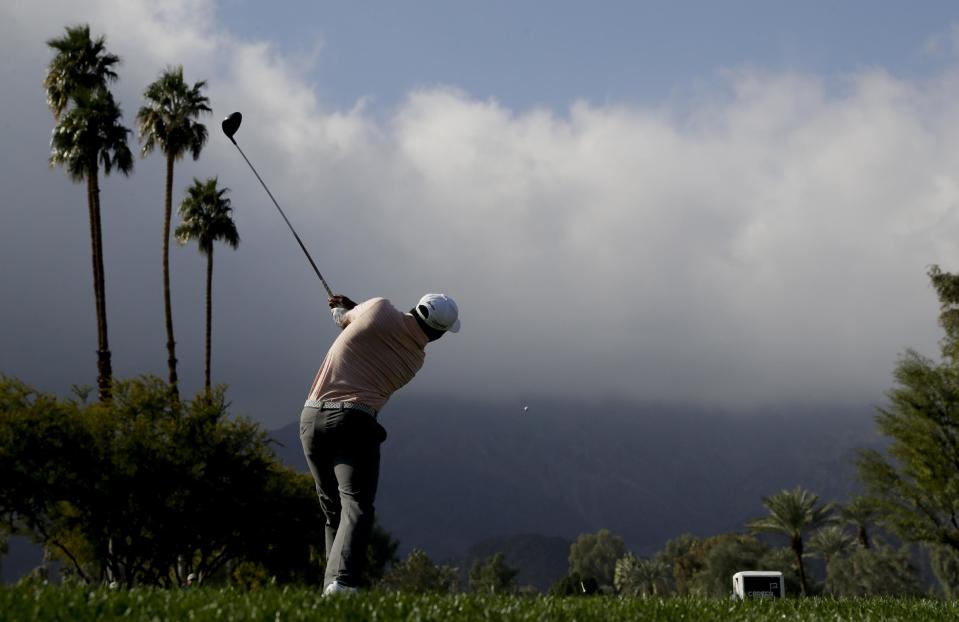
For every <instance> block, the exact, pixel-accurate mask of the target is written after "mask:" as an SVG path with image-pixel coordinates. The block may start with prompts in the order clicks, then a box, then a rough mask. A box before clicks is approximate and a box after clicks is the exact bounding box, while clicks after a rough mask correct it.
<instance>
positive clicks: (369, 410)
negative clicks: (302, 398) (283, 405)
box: [303, 400, 376, 419]
mask: <svg viewBox="0 0 959 622" xmlns="http://www.w3.org/2000/svg"><path fill="white" fill-rule="evenodd" d="M303 406H304V407H309V408H319V409H320V410H358V411H360V412H362V413H366V414H368V415H370V416H371V417H373V418H374V419H375V418H376V409H375V408H373V407H372V406H367V405H366V404H360V403H359V402H321V401H320V400H306V403H305V404H303Z"/></svg>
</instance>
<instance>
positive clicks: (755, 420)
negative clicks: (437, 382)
mask: <svg viewBox="0 0 959 622" xmlns="http://www.w3.org/2000/svg"><path fill="white" fill-rule="evenodd" d="M873 414H874V411H873V409H872V408H860V409H845V410H843V409H831V410H826V409H822V410H811V409H794V410H792V411H786V410H785V409H783V411H782V412H781V413H768V414H756V415H750V416H735V415H731V414H727V413H721V412H714V411H707V410H705V409H696V408H677V407H666V406H645V405H626V404H617V403H612V402H609V403H594V402H591V403H589V404H575V403H568V402H566V403H560V402H557V403H554V404H543V403H537V404H535V405H532V406H531V407H530V409H529V411H528V412H524V411H523V408H522V405H514V404H502V403H501V404H493V403H486V404H480V403H475V402H456V401H449V400H442V399H436V398H432V399H422V398H415V397H408V398H403V399H400V398H397V399H395V400H394V402H393V403H391V404H390V406H389V407H388V408H387V409H386V411H385V412H384V413H383V414H382V415H381V422H382V423H383V425H384V426H385V427H386V428H387V429H388V431H389V434H390V437H389V439H388V440H387V442H386V443H385V444H384V446H383V459H382V471H381V478H380V489H379V494H378V498H377V512H378V515H379V519H380V521H381V523H382V524H383V526H384V527H385V528H386V529H388V530H389V531H391V532H392V533H393V534H394V535H395V537H397V538H398V539H399V540H400V543H401V552H406V551H408V550H410V549H411V548H420V549H423V550H425V551H426V552H427V553H428V554H429V555H430V556H431V557H433V558H434V559H436V560H444V559H457V558H459V559H462V558H463V556H464V554H465V553H466V552H467V551H468V550H469V549H470V547H471V546H473V545H474V544H476V543H478V542H481V541H483V540H489V539H490V538H496V537H503V536H510V535H515V534H542V535H545V536H554V537H559V538H563V539H565V540H570V541H571V540H574V539H575V538H576V537H577V536H578V535H579V534H581V533H586V532H595V531H596V530H598V529H600V528H607V529H610V530H611V531H612V532H614V533H617V534H619V535H622V536H623V537H624V538H625V540H626V544H627V546H628V547H629V548H630V549H631V550H633V551H635V552H636V553H638V554H641V555H647V554H651V553H653V552H655V551H656V550H658V549H659V548H661V547H662V545H663V543H664V542H665V541H666V540H667V539H669V538H672V537H675V536H677V535H679V534H681V533H683V532H691V533H694V534H697V535H714V534H718V533H722V532H726V531H742V530H743V524H744V522H745V521H746V520H747V519H749V518H754V517H756V516H759V515H761V514H763V513H764V510H763V507H762V503H761V497H762V496H765V495H769V494H771V493H774V492H776V491H778V490H780V489H783V488H790V487H793V486H796V485H802V486H804V487H807V488H809V489H811V490H813V491H814V492H816V493H818V494H819V495H820V496H821V497H822V498H823V499H824V500H837V501H841V500H845V499H846V498H848V496H849V495H850V494H852V493H853V492H855V491H856V490H857V487H858V482H857V479H856V471H855V466H854V462H853V461H854V458H855V452H856V449H857V448H860V447H866V446H871V447H874V446H877V445H879V444H880V439H879V437H878V436H877V435H876V434H875V433H874V432H873V428H874V425H873ZM297 433H298V430H297V425H296V424H295V423H291V424H290V425H289V426H286V427H284V428H282V429H280V430H277V431H276V432H275V433H274V436H275V437H276V438H277V439H278V440H280V441H281V442H283V443H284V445H285V447H280V448H278V453H279V455H280V457H281V458H282V459H283V460H284V461H285V462H286V463H287V464H290V465H291V466H294V467H295V468H298V469H304V468H305V462H304V460H303V457H302V455H301V450H300V447H299V441H298V439H297Z"/></svg>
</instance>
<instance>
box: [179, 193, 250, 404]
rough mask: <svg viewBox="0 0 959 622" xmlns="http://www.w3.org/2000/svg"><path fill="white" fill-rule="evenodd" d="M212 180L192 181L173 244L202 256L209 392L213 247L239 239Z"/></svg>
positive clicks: (225, 201)
mask: <svg viewBox="0 0 959 622" xmlns="http://www.w3.org/2000/svg"><path fill="white" fill-rule="evenodd" d="M216 184H217V179H216V177H213V178H210V179H207V180H206V181H205V182H201V181H200V180H199V179H196V178H194V179H193V185H192V186H190V187H189V188H188V189H187V197H186V198H185V199H183V202H182V203H181V204H180V219H181V222H180V225H179V226H178V227H177V228H176V232H175V234H174V235H176V239H177V242H179V243H180V244H186V243H187V242H189V241H190V240H195V241H196V243H197V246H198V247H199V249H200V252H201V253H203V254H204V255H206V356H205V359H204V362H205V365H204V374H203V380H204V383H203V386H204V387H205V389H206V392H207V394H209V392H210V349H211V347H210V346H211V343H212V336H213V243H214V242H226V243H227V244H228V245H229V246H230V248H236V247H237V246H238V245H239V244H240V235H239V234H238V233H237V231H236V224H235V223H234V222H233V217H232V216H231V215H230V213H231V212H232V211H233V208H232V207H231V206H230V199H228V198H227V197H226V196H225V195H226V193H227V192H229V191H230V189H229V188H217V186H216Z"/></svg>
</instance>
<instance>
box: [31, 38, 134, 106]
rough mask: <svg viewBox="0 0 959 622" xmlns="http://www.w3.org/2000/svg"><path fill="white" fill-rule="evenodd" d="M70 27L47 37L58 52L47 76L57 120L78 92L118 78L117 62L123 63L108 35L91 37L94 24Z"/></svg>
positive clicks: (50, 103)
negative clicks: (109, 47) (112, 51)
mask: <svg viewBox="0 0 959 622" xmlns="http://www.w3.org/2000/svg"><path fill="white" fill-rule="evenodd" d="M66 31H67V34H66V35H64V36H63V37H61V38H59V39H50V40H49V41H47V45H48V46H49V47H51V48H53V49H54V50H56V54H55V55H54V57H53V60H51V61H50V64H49V65H48V66H47V75H46V77H45V78H44V80H43V86H44V88H45V89H46V90H47V106H49V107H50V111H51V112H52V113H53V118H54V119H56V120H57V121H59V120H60V116H61V115H62V114H63V112H64V110H66V109H67V106H68V105H69V103H70V99H71V98H72V97H73V96H74V95H76V94H77V93H78V92H81V91H88V92H92V91H96V90H98V89H101V88H106V86H107V83H109V82H116V80H117V74H116V72H115V71H114V70H113V66H114V65H118V64H119V63H120V57H118V56H116V55H115V54H108V53H107V51H106V38H105V37H98V38H96V39H91V38H90V26H88V25H86V24H84V25H82V26H73V27H67V29H66Z"/></svg>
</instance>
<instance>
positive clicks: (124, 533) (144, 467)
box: [0, 377, 324, 586]
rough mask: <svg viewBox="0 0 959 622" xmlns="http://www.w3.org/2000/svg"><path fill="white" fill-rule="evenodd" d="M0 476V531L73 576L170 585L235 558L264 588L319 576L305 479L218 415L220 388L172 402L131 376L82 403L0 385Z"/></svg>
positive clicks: (263, 438)
mask: <svg viewBox="0 0 959 622" xmlns="http://www.w3.org/2000/svg"><path fill="white" fill-rule="evenodd" d="M0 472H2V473H3V474H4V475H3V477H2V478H0V525H3V526H4V527H8V528H13V529H15V530H17V531H19V532H20V533H24V534H26V535H29V536H30V537H31V538H33V539H34V540H35V541H37V542H39V543H40V544H43V545H44V546H45V547H46V548H48V549H50V550H51V551H52V552H53V553H55V554H56V556H57V557H58V558H60V559H61V560H62V561H64V562H65V563H66V564H67V565H68V567H69V568H70V569H71V570H72V572H73V573H74V574H75V575H76V577H77V578H78V579H80V580H81V581H85V582H102V581H118V582H120V583H124V584H126V585H137V584H147V585H160V586H176V585H181V584H182V583H183V580H184V579H185V577H186V574H188V573H195V574H196V575H197V577H198V582H203V581H205V580H206V579H207V578H208V577H211V576H216V575H217V574H218V573H220V572H222V571H223V569H225V568H226V567H227V566H228V565H230V564H239V563H242V562H245V561H248V562H251V563H253V564H256V565H258V566H260V567H262V568H265V569H267V570H268V572H269V573H270V574H271V575H272V576H274V577H276V579H277V580H278V581H302V582H314V583H317V584H318V583H319V582H320V581H321V578H320V575H319V572H318V571H317V568H318V563H317V561H318V560H317V556H316V554H315V552H316V551H319V550H322V543H323V540H324V534H323V528H322V521H321V520H320V519H319V516H318V510H317V508H316V499H315V491H314V487H313V485H312V480H311V478H310V477H309V476H308V475H305V474H301V473H295V472H292V471H290V470H289V469H287V468H286V467H283V466H282V465H280V464H279V463H278V461H277V459H276V457H275V456H274V455H273V453H272V451H271V449H270V446H269V438H268V437H267V435H266V433H265V432H263V431H262V430H261V429H260V427H259V426H258V425H257V424H255V423H253V422H250V421H247V420H244V419H241V418H235V417H230V416H229V414H228V412H227V409H226V402H225V396H224V392H223V390H222V388H217V389H216V390H215V391H213V392H212V394H210V393H205V394H203V395H202V396H198V398H196V399H193V400H190V401H180V400H178V399H174V397H173V395H172V392H171V391H170V388H169V385H167V384H166V383H164V382H163V381H161V380H160V379H159V378H153V377H144V378H139V379H136V380H131V381H117V382H116V384H115V386H114V396H113V399H112V400H111V401H110V402H98V403H95V404H92V405H84V404H81V403H79V402H77V401H62V400H58V399H56V398H54V397H51V396H48V395H44V394H42V393H39V392H37V391H35V390H33V389H31V388H29V387H27V386H26V385H24V384H23V383H21V382H19V381H16V380H12V379H7V378H3V377H0Z"/></svg>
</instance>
